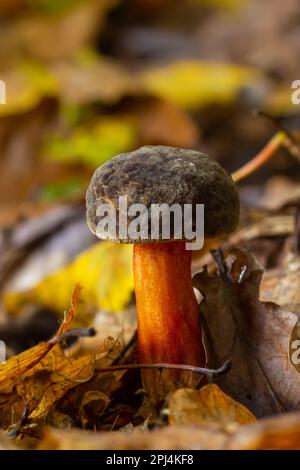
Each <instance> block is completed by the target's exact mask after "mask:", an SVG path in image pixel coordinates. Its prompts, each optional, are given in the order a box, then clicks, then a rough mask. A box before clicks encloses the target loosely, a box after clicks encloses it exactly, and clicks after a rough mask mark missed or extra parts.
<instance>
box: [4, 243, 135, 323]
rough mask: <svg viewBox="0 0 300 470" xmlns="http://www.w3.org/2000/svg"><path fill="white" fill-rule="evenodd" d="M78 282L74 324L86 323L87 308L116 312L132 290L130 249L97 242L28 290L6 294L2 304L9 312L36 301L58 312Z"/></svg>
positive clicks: (127, 300) (66, 302)
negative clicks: (78, 294) (79, 304)
mask: <svg viewBox="0 0 300 470" xmlns="http://www.w3.org/2000/svg"><path fill="white" fill-rule="evenodd" d="M78 282H80V284H81V286H82V287H83V290H82V293H81V300H82V302H83V306H82V308H81V309H80V308H78V313H77V316H76V324H86V323H87V322H88V320H89V319H88V318H87V312H88V311H90V310H91V309H95V308H103V309H107V310H112V311H120V310H121V309H122V308H124V306H125V305H126V304H127V303H128V302H129V299H130V295H131V293H132V291H133V275H132V246H131V245H123V244H117V243H111V242H109V241H103V242H100V243H97V244H95V245H93V246H92V247H91V248H89V249H88V250H86V251H85V252H83V253H82V254H80V255H79V256H78V257H77V258H76V259H75V260H74V261H73V262H72V263H71V264H69V265H68V266H66V267H64V268H63V269H61V270H59V271H57V272H56V273H53V274H51V275H50V276H47V277H46V278H45V279H43V280H42V281H41V283H40V284H39V285H37V286H36V287H35V288H33V289H31V290H30V291H27V292H23V293H20V292H18V293H16V292H10V293H7V294H6V295H5V298H4V302H5V305H6V308H7V309H8V311H12V312H14V311H16V310H18V306H19V305H20V304H22V303H24V302H36V303H38V304H41V305H44V306H47V307H49V308H52V309H55V310H57V311H58V312H62V311H64V309H65V306H66V305H67V304H68V299H69V298H70V295H71V292H72V289H73V287H74V285H75V284H76V283H78Z"/></svg>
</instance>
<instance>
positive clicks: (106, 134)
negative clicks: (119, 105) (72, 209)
mask: <svg viewBox="0 0 300 470" xmlns="http://www.w3.org/2000/svg"><path fill="white" fill-rule="evenodd" d="M135 141H136V126H135V124H133V123H131V122H126V121H122V120H121V119H115V118H103V119H101V120H99V121H98V123H97V124H96V125H95V126H93V127H92V128H87V127H82V128H78V129H75V130H74V131H73V132H72V133H71V135H69V136H68V137H65V138H62V137H59V136H58V137H54V138H52V139H51V140H50V141H49V142H48V145H47V147H46V154H47V155H48V156H49V158H50V159H52V160H58V161H62V162H67V163H78V162H79V163H83V164H85V165H87V166H88V167H91V168H97V167H98V166H99V165H101V164H102V163H104V162H106V161H107V160H109V159H110V158H112V157H113V156H114V155H116V154H118V153H122V152H126V151H128V150H131V149H132V148H133V147H134V145H135Z"/></svg>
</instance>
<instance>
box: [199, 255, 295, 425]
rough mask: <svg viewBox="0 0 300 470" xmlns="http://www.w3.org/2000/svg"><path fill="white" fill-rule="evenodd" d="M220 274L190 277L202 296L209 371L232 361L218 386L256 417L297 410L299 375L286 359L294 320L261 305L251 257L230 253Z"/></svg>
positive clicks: (256, 266) (286, 313)
mask: <svg viewBox="0 0 300 470" xmlns="http://www.w3.org/2000/svg"><path fill="white" fill-rule="evenodd" d="M219 256H220V254H219ZM229 263H230V264H229ZM226 266H227V267H226ZM219 269H220V270H221V271H220V274H219V276H213V275H209V274H208V273H207V272H206V271H203V272H202V273H200V274H197V275H196V277H195V278H194V281H195V282H194V285H195V287H196V288H197V289H198V290H199V291H200V292H201V293H202V294H203V295H204V300H203V302H202V303H201V305H200V310H201V315H202V318H203V326H204V330H205V346H206V350H207V356H208V367H212V368H214V367H217V366H218V365H219V364H223V363H224V362H225V361H226V360H231V361H232V369H231V370H230V371H229V372H228V373H227V374H225V375H224V376H223V377H219V378H217V379H216V383H217V384H218V385H219V386H220V387H221V388H222V390H224V392H225V393H228V394H229V395H230V396H232V397H233V398H234V399H236V400H237V401H239V402H241V403H243V404H244V405H245V406H247V408H249V409H250V410H251V411H252V412H253V413H254V414H255V415H256V416H257V417H261V416H264V415H269V414H274V413H278V412H280V411H283V410H284V409H286V410H290V409H298V408H299V407H300V397H299V393H298V390H299V387H300V374H299V373H298V372H297V371H296V369H295V368H294V366H293V365H292V364H291V362H290V360H289V342H290V338H291V335H292V331H293V328H294V326H295V324H296V322H297V315H296V314H294V313H292V312H290V311H288V310H285V309H283V308H281V307H280V306H278V305H276V304H275V303H272V302H260V301H259V285H260V281H261V277H262V272H263V270H262V268H261V266H260V265H259V264H258V263H257V261H256V260H255V259H254V258H253V256H252V255H251V254H250V253H245V252H242V251H240V250H232V252H231V256H230V257H229V258H227V264H226V263H224V261H222V259H219Z"/></svg>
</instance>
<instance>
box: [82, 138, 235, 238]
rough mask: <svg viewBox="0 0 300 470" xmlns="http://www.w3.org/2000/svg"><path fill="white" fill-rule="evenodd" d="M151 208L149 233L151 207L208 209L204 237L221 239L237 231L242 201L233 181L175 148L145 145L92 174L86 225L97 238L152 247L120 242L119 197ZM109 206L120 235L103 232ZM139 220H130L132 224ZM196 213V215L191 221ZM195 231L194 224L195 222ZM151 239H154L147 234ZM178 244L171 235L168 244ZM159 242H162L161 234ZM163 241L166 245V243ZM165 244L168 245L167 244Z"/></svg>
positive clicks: (215, 167)
mask: <svg viewBox="0 0 300 470" xmlns="http://www.w3.org/2000/svg"><path fill="white" fill-rule="evenodd" d="M120 196H125V197H126V198H127V205H128V207H129V206H130V205H131V204H144V205H145V206H146V207H147V209H148V216H147V218H146V219H145V218H144V219H143V222H142V223H143V224H146V225H147V227H148V229H149V230H148V233H149V234H150V228H151V217H150V216H151V211H150V208H151V204H168V205H169V206H172V205H173V204H179V205H180V206H181V208H182V209H183V205H184V204H192V207H193V209H194V208H195V206H196V204H204V235H205V237H214V236H219V235H222V234H225V233H228V232H231V231H232V230H234V229H235V227H236V226H237V223H238V218H239V197H238V191H237V188H236V186H235V184H234V182H233V180H232V178H231V176H230V175H229V174H228V173H227V172H226V171H225V170H224V169H223V168H222V167H221V166H220V165H219V163H217V162H216V161H214V160H212V159H211V158H209V157H208V156H207V155H205V154H204V153H201V152H198V151H196V150H190V149H181V148H175V147H165V146H162V145H158V146H150V145H149V146H145V147H141V148H139V149H137V150H135V151H133V152H129V153H123V154H120V155H117V156H115V157H114V158H112V159H111V160H109V161H108V162H106V163H105V164H103V165H101V166H100V167H99V168H98V169H97V170H96V171H95V173H94V175H93V177H92V180H91V183H90V185H89V188H88V190H87V195H86V204H87V222H88V225H89V227H90V229H91V231H92V232H93V233H95V234H96V235H97V236H98V237H99V238H108V239H110V240H112V241H116V242H123V243H145V242H152V243H153V242H154V241H155V240H153V238H152V239H151V238H143V239H138V240H136V239H131V238H130V236H127V237H126V238H122V239H119V236H118V233H119V197H120ZM100 204H109V206H111V207H112V208H115V210H116V230H112V231H108V234H107V230H106V233H105V234H104V233H102V232H101V230H100V231H99V226H98V222H99V221H100V218H101V217H99V215H97V208H98V207H99V205H100ZM135 217H136V216H134V217H130V216H128V224H129V223H130V222H131V220H133V219H134V218H135ZM194 217H195V215H194V210H193V218H194ZM193 228H195V221H194V220H193ZM149 237H150V235H149ZM172 239H175V236H174V231H173V230H172V223H171V234H170V240H172ZM157 240H158V241H159V240H162V234H161V230H160V232H159V236H158V238H157ZM162 241H163V240H162ZM164 241H166V240H164Z"/></svg>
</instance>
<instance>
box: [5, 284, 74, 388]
mask: <svg viewBox="0 0 300 470" xmlns="http://www.w3.org/2000/svg"><path fill="white" fill-rule="evenodd" d="M79 292H80V287H79V286H76V287H75V289H74V291H73V294H72V301H71V307H70V309H69V311H68V313H67V314H66V315H65V318H64V321H63V322H62V324H61V326H60V327H59V329H58V332H57V334H56V336H55V337H54V338H52V340H50V341H47V342H46V343H40V344H37V345H36V346H34V347H32V348H30V349H28V350H27V351H24V352H22V353H20V354H18V355H17V356H14V357H12V358H11V359H9V360H8V361H6V362H5V363H4V364H1V365H0V393H9V392H11V391H12V389H13V387H14V386H15V385H16V384H18V383H19V381H20V378H21V377H23V376H24V374H26V373H27V372H28V371H30V369H32V368H33V367H34V366H36V365H37V364H38V363H39V362H40V361H41V360H42V359H43V358H44V357H45V356H46V355H47V354H48V353H49V352H50V351H51V349H52V348H53V347H54V345H55V344H56V341H55V339H56V338H58V337H59V336H60V335H61V334H63V333H64V332H65V331H67V330H68V329H69V327H70V325H71V323H72V321H73V318H74V315H75V310H76V306H77V303H78V301H79Z"/></svg>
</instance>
